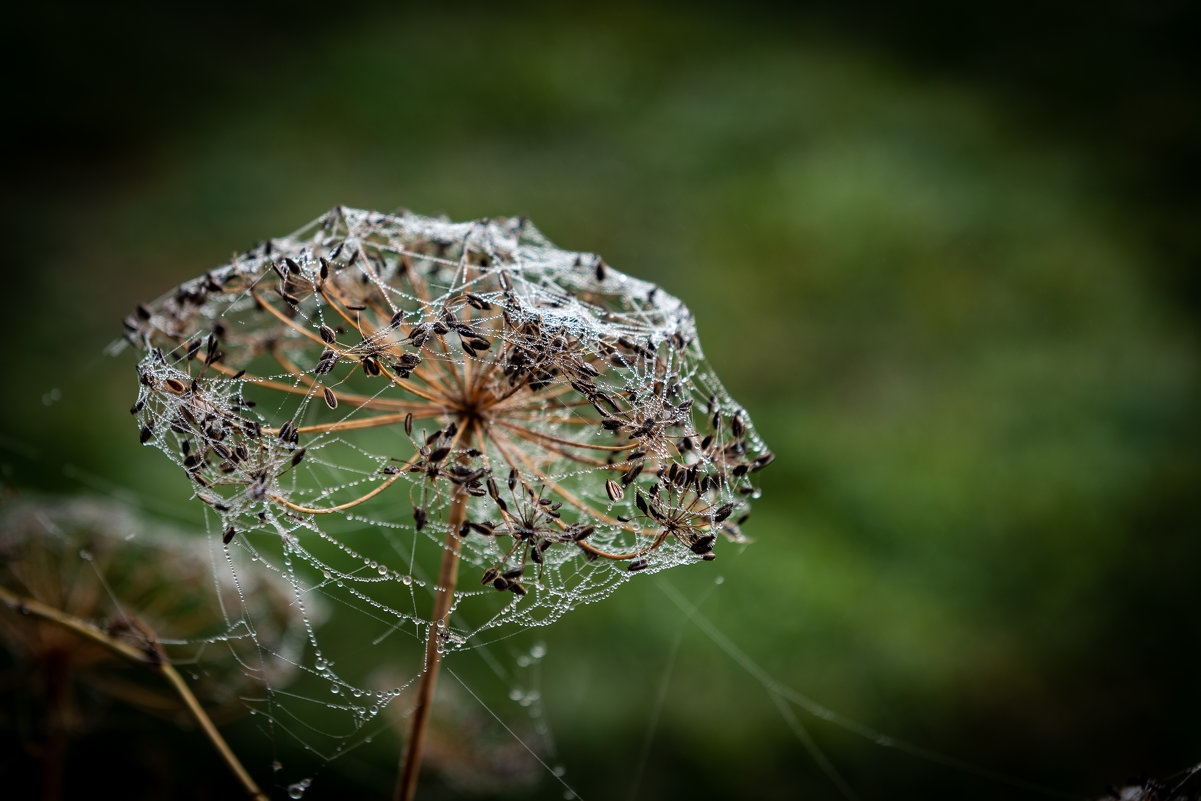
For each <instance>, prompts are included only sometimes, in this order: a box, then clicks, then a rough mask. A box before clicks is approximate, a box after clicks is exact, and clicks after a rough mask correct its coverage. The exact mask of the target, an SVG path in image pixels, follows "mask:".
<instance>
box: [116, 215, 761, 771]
mask: <svg viewBox="0 0 1201 801" xmlns="http://www.w3.org/2000/svg"><path fill="white" fill-rule="evenodd" d="M126 328H127V334H126V338H127V339H128V340H129V341H130V342H132V343H133V344H134V345H135V346H137V347H139V348H140V349H142V350H144V351H145V356H144V357H143V358H142V360H141V362H140V364H139V365H138V374H139V378H140V389H139V394H138V398H137V400H136V402H135V403H134V406H133V412H134V414H135V415H136V416H137V420H138V424H139V426H140V432H141V434H140V435H141V439H142V441H143V442H144V443H146V444H150V445H153V446H155V447H157V448H158V449H160V450H161V451H163V453H165V454H166V455H167V456H168V457H169V458H170V459H171V460H172V461H173V462H175V463H176V464H177V465H179V467H180V468H181V469H182V470H183V471H184V472H185V474H186V475H187V476H188V477H189V479H190V481H191V483H192V486H193V489H194V492H195V495H196V497H197V499H199V500H200V501H202V502H203V503H204V504H205V505H206V507H207V509H208V511H209V514H208V520H209V525H210V528H211V529H212V531H213V532H214V534H218V535H219V536H220V538H221V545H222V552H223V554H224V558H225V560H226V562H227V563H228V565H229V567H230V569H231V570H232V571H233V574H234V575H235V576H236V575H238V574H239V573H244V572H246V571H248V570H252V569H253V570H263V569H265V570H269V571H272V572H274V573H277V574H278V575H280V576H282V577H284V578H285V579H286V581H287V582H288V584H289V585H290V586H291V587H292V589H293V592H294V595H295V605H296V607H297V608H298V609H300V610H301V611H302V612H303V611H304V610H306V609H310V608H314V607H320V608H322V609H326V610H328V612H329V616H330V618H331V619H335V620H336V619H338V618H339V617H340V616H347V615H349V616H353V617H355V618H357V619H356V620H355V626H356V627H357V628H358V630H362V631H367V632H368V633H369V634H368V636H369V637H370V644H371V646H372V647H379V648H381V653H380V660H381V661H382V660H385V659H386V660H387V661H388V663H389V664H390V665H391V666H392V667H393V668H394V669H397V668H396V666H397V665H398V664H399V665H401V666H402V667H401V668H399V671H400V673H401V675H402V676H403V678H402V679H401V680H400V681H399V682H396V681H393V682H391V686H381V685H380V675H379V674H378V673H369V672H364V673H363V674H362V675H355V674H353V673H352V672H351V671H349V670H348V669H343V668H341V667H340V665H339V655H338V654H336V653H327V650H326V648H325V647H323V640H325V639H328V638H326V637H324V636H323V633H322V631H321V630H320V629H319V628H318V626H317V625H315V623H314V618H313V616H312V615H306V616H305V621H306V626H307V635H308V642H309V648H308V649H307V651H306V652H305V653H304V655H303V656H302V657H301V658H300V659H296V657H295V655H294V654H283V653H277V652H274V651H273V650H272V649H271V647H270V644H268V643H261V644H260V657H261V663H260V664H258V665H256V664H252V663H250V662H246V663H245V664H246V669H247V671H248V672H254V673H259V674H264V673H265V671H264V669H263V665H264V664H267V663H269V662H271V661H273V660H281V659H282V660H288V661H290V662H294V663H295V667H297V668H299V672H301V673H302V674H305V675H307V676H309V677H312V678H313V679H314V680H316V679H320V681H321V682H322V683H323V684H324V685H325V687H326V690H325V695H324V697H323V698H321V699H320V700H318V698H317V697H316V696H315V695H311V696H310V695H306V692H307V691H306V690H305V689H304V687H303V685H300V686H298V687H289V688H288V689H287V690H284V689H283V688H280V687H272V686H271V685H270V684H267V685H266V686H265V691H266V692H265V696H264V697H263V699H261V700H263V701H264V702H265V704H264V706H263V708H261V709H260V710H258V712H259V713H260V714H265V715H267V716H268V718H269V719H271V720H272V721H273V722H274V723H275V724H276V725H278V726H281V727H283V728H284V729H286V730H287V731H288V732H289V733H291V734H292V735H293V736H296V737H298V738H299V739H301V741H302V742H304V743H305V744H306V745H307V746H308V747H311V748H313V750H315V751H317V752H318V753H319V754H320V755H321V756H322V757H324V758H332V757H334V756H336V755H337V754H338V753H340V752H342V751H344V750H345V749H346V748H348V747H352V746H353V745H354V744H355V743H356V742H359V741H360V740H361V738H362V737H363V736H364V733H363V732H364V730H365V729H372V728H376V727H373V726H368V724H370V723H372V722H373V721H375V720H376V719H377V717H378V716H379V715H380V712H381V711H382V710H383V708H384V707H385V706H387V705H388V703H389V702H391V701H392V700H393V699H395V698H397V697H398V696H400V695H401V694H402V693H403V692H404V691H405V689H406V688H407V687H408V686H409V685H411V684H412V683H413V682H415V681H416V679H417V678H418V677H419V676H420V675H421V671H422V661H421V655H420V649H419V648H416V647H413V646H414V645H416V644H420V643H423V642H424V641H425V639H426V637H427V636H428V634H429V631H430V628H431V627H434V626H436V627H437V635H436V636H437V638H438V648H439V650H440V651H441V652H442V653H450V652H453V651H457V650H462V649H469V648H478V647H480V646H483V645H486V644H488V643H490V642H492V641H495V640H496V639H498V638H501V637H504V636H507V635H508V634H510V633H513V632H516V631H521V630H525V629H529V628H532V627H536V626H544V625H547V624H549V623H552V622H554V621H556V620H558V619H559V618H561V617H562V616H563V615H565V614H566V613H567V612H569V611H571V610H572V609H574V608H576V607H578V606H580V605H581V604H585V603H591V602H594V601H598V600H601V599H603V598H605V597H607V596H609V595H610V594H611V593H613V592H614V591H615V590H616V589H617V588H618V587H620V586H621V585H622V584H623V583H624V582H625V581H627V580H630V579H631V578H632V577H633V576H634V575H637V574H640V573H641V574H649V573H655V572H658V571H661V570H664V569H667V568H670V567H674V566H678V565H682V564H688V563H691V562H696V561H703V560H711V559H712V558H714V556H715V554H716V552H717V551H718V550H720V549H721V543H722V541H733V542H743V541H744V539H743V536H742V534H741V531H740V525H741V523H742V522H743V521H744V520H745V518H746V515H747V514H748V512H749V507H748V503H749V500H750V499H751V498H753V497H755V495H756V494H757V491H756V490H755V489H754V488H753V486H752V483H751V474H753V473H754V472H755V471H757V470H758V469H760V468H762V467H764V466H766V464H768V463H769V462H770V461H771V459H772V456H771V454H770V452H769V451H768V450H767V449H766V447H765V446H764V444H763V442H762V441H761V440H760V438H759V437H758V435H757V434H756V432H755V430H754V427H753V426H752V424H751V421H750V419H749V417H748V416H747V414H746V412H745V411H744V410H743V409H742V408H741V407H740V406H738V404H737V403H735V402H734V401H733V400H732V399H731V398H730V397H729V395H728V394H727V393H726V391H725V390H724V388H723V387H722V385H721V383H720V382H719V381H718V379H717V378H716V376H715V375H714V374H713V372H712V371H711V369H710V368H709V367H708V365H707V363H706V362H705V359H704V356H703V353H702V351H701V348H700V345H699V342H698V341H697V336H696V329H695V325H694V323H693V320H692V316H691V314H690V313H689V311H688V309H687V308H686V307H685V306H684V305H683V304H682V303H681V302H680V301H679V300H678V299H676V298H674V297H672V296H671V295H669V294H668V293H666V292H663V291H662V290H661V289H659V288H658V287H657V286H655V285H653V284H650V283H647V282H644V281H640V280H638V279H635V278H632V277H629V276H626V275H623V274H622V273H620V272H618V271H616V270H614V269H613V268H611V267H609V266H608V265H606V264H605V263H604V262H603V261H602V260H601V259H600V258H599V257H597V256H595V255H592V254H583V253H577V252H572V251H565V250H560V249H558V248H556V247H554V246H553V245H551V244H550V243H549V242H548V241H547V240H546V239H545V238H544V237H543V236H542V235H541V234H540V233H539V232H538V231H537V230H536V229H534V227H533V226H532V225H530V224H529V223H528V221H526V220H524V219H496V220H481V221H475V222H468V223H450V222H447V221H444V220H437V219H431V218H426V217H421V216H417V215H413V214H407V213H405V214H399V215H385V214H379V213H376V212H370V211H362V210H355V209H347V208H343V207H339V208H335V209H334V210H332V211H331V212H329V213H328V214H326V215H324V216H323V217H321V218H319V219H318V220H316V221H314V222H313V223H311V224H310V225H308V226H306V227H305V228H302V229H301V230H299V231H297V232H296V233H294V234H292V235H290V236H287V237H282V238H277V239H272V240H269V241H267V242H264V243H262V244H261V245H259V246H256V247H255V248H254V249H253V250H251V251H249V252H247V253H244V254H241V255H240V256H238V257H236V258H235V259H233V260H232V261H231V262H230V263H229V264H226V265H224V266H222V267H219V268H217V269H215V270H212V271H210V272H209V273H208V274H206V275H204V276H201V277H200V278H197V279H195V280H192V281H189V282H187V283H185V284H182V285H181V286H180V287H179V288H178V289H177V290H176V291H174V292H172V293H171V294H169V295H166V296H164V297H163V298H160V299H159V300H158V301H155V302H153V303H151V304H148V305H145V306H140V307H138V309H137V311H136V312H135V313H134V314H132V315H130V317H129V318H128V319H127V320H126ZM448 542H453V543H454V545H455V547H457V548H458V549H459V558H460V560H461V561H462V564H461V565H460V570H459V584H458V587H457V588H456V590H455V592H454V595H453V600H452V603H451V613H450V615H449V616H447V618H446V619H445V621H443V620H438V621H436V622H434V621H432V608H433V602H432V600H431V599H432V597H433V595H434V594H435V592H436V589H437V588H436V586H435V579H434V576H436V565H437V562H438V559H439V557H440V555H441V553H442V551H443V549H444V548H446V547H447V543H448ZM243 605H245V599H243ZM227 615H228V616H229V617H230V619H231V620H236V619H238V618H240V617H242V616H244V615H245V609H241V610H239V609H228V610H227ZM393 635H401V641H402V642H404V643H405V644H404V647H403V648H401V649H398V650H400V651H402V652H403V653H402V654H399V655H398V654H397V653H396V650H397V649H393V648H392V646H391V643H393V642H396V641H397V638H396V637H394V636H393ZM363 645H364V646H366V644H365V643H364V644H363ZM385 649H386V652H385ZM406 659H407V660H408V661H407V662H406V661H405V660H406ZM349 662H350V660H343V663H349ZM406 664H407V665H408V670H407V672H406V670H405V668H404V667H403V666H404V665H406ZM390 675H394V674H390ZM396 685H399V686H396ZM331 690H332V691H333V694H336V698H334V702H333V703H331V697H332V696H331V692H330V691H331ZM314 706H315V707H318V708H320V709H321V710H322V713H323V714H326V715H328V714H329V713H336V714H337V715H339V716H343V717H346V718H348V719H349V720H350V722H351V725H350V726H348V727H345V728H335V727H329V726H324V727H321V726H319V727H317V728H313V727H310V726H307V725H305V724H304V723H302V721H303V720H304V717H305V709H306V707H314ZM318 729H320V733H321V734H322V736H320V737H319V736H318ZM335 731H337V732H340V733H336V734H335V733H334V732H335ZM326 736H328V737H327V739H328V742H326V743H324V744H318V742H317V741H318V740H321V739H323V738H325V737H326Z"/></svg>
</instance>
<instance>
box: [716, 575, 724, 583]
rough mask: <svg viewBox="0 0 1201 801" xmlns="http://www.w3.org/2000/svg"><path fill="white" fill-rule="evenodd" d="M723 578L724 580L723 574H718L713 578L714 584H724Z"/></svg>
mask: <svg viewBox="0 0 1201 801" xmlns="http://www.w3.org/2000/svg"><path fill="white" fill-rule="evenodd" d="M725 580H726V579H725V576H718V577H717V578H715V579H713V583H714V584H724V583H725Z"/></svg>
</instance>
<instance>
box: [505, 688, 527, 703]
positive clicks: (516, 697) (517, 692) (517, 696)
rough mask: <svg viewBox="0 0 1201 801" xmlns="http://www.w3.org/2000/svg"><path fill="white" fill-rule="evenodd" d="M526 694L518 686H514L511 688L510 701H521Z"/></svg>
mask: <svg viewBox="0 0 1201 801" xmlns="http://www.w3.org/2000/svg"><path fill="white" fill-rule="evenodd" d="M524 695H525V693H523V692H522V691H521V689H520V688H518V687H514V688H513V689H511V690H509V700H510V701H520V700H521V699H522V697H523V696H524Z"/></svg>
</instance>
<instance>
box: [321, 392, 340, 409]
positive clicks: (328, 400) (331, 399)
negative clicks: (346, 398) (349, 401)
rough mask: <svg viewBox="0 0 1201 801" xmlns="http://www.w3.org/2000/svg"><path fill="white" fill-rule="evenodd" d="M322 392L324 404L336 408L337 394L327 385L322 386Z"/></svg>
mask: <svg viewBox="0 0 1201 801" xmlns="http://www.w3.org/2000/svg"><path fill="white" fill-rule="evenodd" d="M322 393H323V394H324V395H325V405H326V406H328V407H329V408H331V409H337V408H338V396H337V395H335V394H334V391H333V390H332V389H330V388H329V387H324V388H323V389H322Z"/></svg>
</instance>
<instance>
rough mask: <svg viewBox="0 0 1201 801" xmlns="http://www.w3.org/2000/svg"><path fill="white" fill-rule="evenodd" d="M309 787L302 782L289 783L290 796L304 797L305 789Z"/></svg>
mask: <svg viewBox="0 0 1201 801" xmlns="http://www.w3.org/2000/svg"><path fill="white" fill-rule="evenodd" d="M305 789H307V788H306V787H305V786H304V785H303V784H302V783H301V782H296V784H290V785H288V798H304V791H305Z"/></svg>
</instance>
